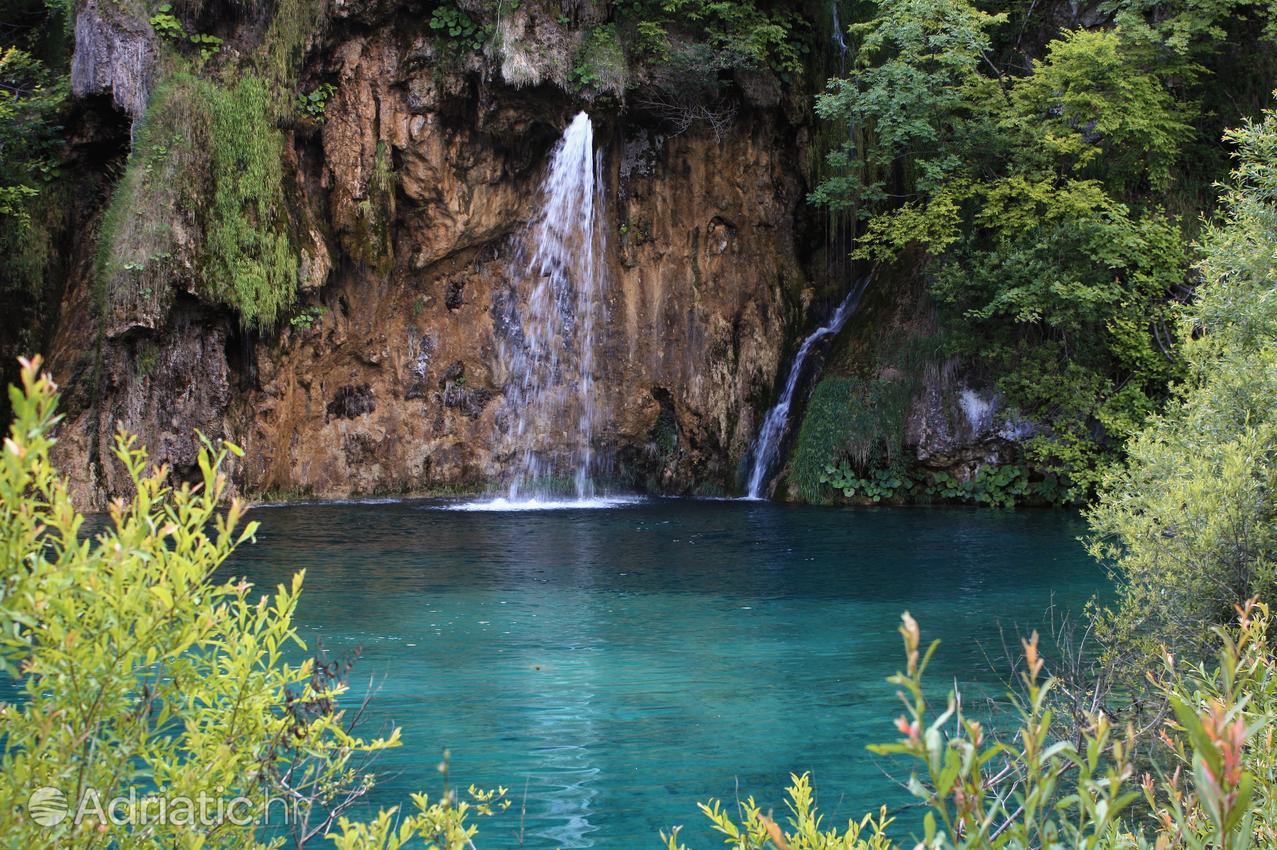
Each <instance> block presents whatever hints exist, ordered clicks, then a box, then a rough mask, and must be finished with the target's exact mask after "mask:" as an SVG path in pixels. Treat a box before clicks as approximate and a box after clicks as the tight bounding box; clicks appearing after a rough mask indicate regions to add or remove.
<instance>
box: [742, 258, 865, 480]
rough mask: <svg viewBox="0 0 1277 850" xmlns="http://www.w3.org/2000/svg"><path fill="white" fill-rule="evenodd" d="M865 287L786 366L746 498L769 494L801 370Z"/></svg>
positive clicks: (752, 459) (761, 436) (752, 463)
mask: <svg viewBox="0 0 1277 850" xmlns="http://www.w3.org/2000/svg"><path fill="white" fill-rule="evenodd" d="M868 285H869V279H868V278H865V279H864V280H862V281H860V282H859V283H857V284H856V285H855V286H853V287H852V288H851V291H850V292H848V293H847V296H846V297H845V298H843V300H842V303H841V304H839V305H838V309H836V310H834V314H833V315H832V316H830V317H829V321H828V322H826V323H825V324H823V325H821V326H820V327H818V328H816V330H814V331H812V332H811V334H810V335H809V336H808V337H807V338H806V339H804V340H803V343H802V345H800V346H798V353H797V354H795V355H794V363H793V365H792V366H790V367H789V375H787V376H786V377H785V388H784V390H782V391H781V394H780V399H779V400H778V401H777V402H776V404H775V405H774V406H773V407H772V409H771V410H769V411H767V417H766V418H765V419H763V427H762V428H760V429H759V431H758V437H757V439H755V441H754V453H753V455H752V456H751V457H750V461H749V486H748V487H747V488H746V489H745V498H747V499H765V498H767V495H768V494H767V493H766V492H765V490H766V488H767V484H768V479H767V475H768V473H769V472H770V471H771V469H772V467H773V466H774V465H775V463H776V456H777V455H778V454H779V453H780V444H781V440H782V439H784V436H785V431H786V430H787V429H788V427H789V408H790V406H791V405H792V404H793V402H794V396H795V395H796V394H797V392H798V384H799V380H800V379H801V378H802V374H803V367H804V366H806V365H807V358H808V357H810V356H811V353H812V351H813V350H814V349H815V347H816V343H818V342H820V341H821V340H822V339H824V338H825V337H829V336H835V335H837V334H838V332H839V331H841V330H842V329H843V325H845V324H847V320H848V319H850V318H851V316H852V314H853V313H855V312H856V308H857V307H858V306H860V296H861V295H863V294H864V292H865V287H866V286H868Z"/></svg>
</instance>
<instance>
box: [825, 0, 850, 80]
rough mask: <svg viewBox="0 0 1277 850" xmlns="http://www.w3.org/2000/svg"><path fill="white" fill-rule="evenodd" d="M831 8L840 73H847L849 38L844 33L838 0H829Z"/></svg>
mask: <svg viewBox="0 0 1277 850" xmlns="http://www.w3.org/2000/svg"><path fill="white" fill-rule="evenodd" d="M829 10H830V13H831V14H832V16H833V22H832V23H833V29H834V36H833V41H834V49H835V50H837V51H838V73H839V74H840V75H841V74H845V73H847V38H846V36H845V35H843V29H842V16H841V15H839V14H838V0H829Z"/></svg>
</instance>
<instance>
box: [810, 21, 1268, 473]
mask: <svg viewBox="0 0 1277 850" xmlns="http://www.w3.org/2000/svg"><path fill="white" fill-rule="evenodd" d="M872 8H873V11H872V14H870V15H869V16H868V17H867V18H866V19H864V20H860V21H858V22H855V23H852V24H851V25H850V27H849V28H848V35H849V36H850V38H851V41H852V44H853V46H854V50H855V58H856V61H855V63H854V65H853V67H852V68H851V69H850V70H849V71H848V73H846V74H845V75H843V76H839V77H836V78H834V79H832V80H830V81H829V84H828V87H827V89H826V91H825V93H824V94H823V95H821V97H820V98H819V99H818V102H817V107H816V108H817V112H818V113H819V114H820V115H821V116H822V117H823V118H824V119H826V120H828V121H830V122H836V123H841V124H844V125H846V126H849V127H850V128H851V133H850V134H849V135H848V137H847V140H846V142H845V143H844V144H842V145H841V146H840V147H839V148H838V149H837V150H835V151H834V152H833V153H832V154H831V155H830V165H831V169H830V171H831V173H832V174H834V175H835V176H833V177H831V178H830V179H828V180H826V181H824V182H823V183H821V184H820V185H819V186H818V187H817V188H816V190H815V191H814V193H813V196H812V197H813V199H814V200H815V201H817V202H818V203H822V204H825V205H827V206H829V207H830V208H832V209H835V210H845V211H851V212H855V213H856V214H858V215H859V216H860V217H861V218H863V219H864V223H863V225H862V227H861V233H860V239H859V243H858V246H857V248H856V250H855V254H854V255H855V256H857V257H859V258H862V259H866V260H875V261H883V260H887V261H890V260H894V259H896V258H898V257H901V256H902V254H903V252H905V251H906V249H914V250H911V251H910V253H909V255H908V256H910V257H915V256H917V251H916V249H922V251H923V252H924V254H925V256H926V259H927V261H926V265H925V270H924V273H925V274H926V276H927V277H928V279H929V281H930V291H931V295H932V296H933V298H934V299H935V300H936V302H937V303H938V304H939V305H940V307H941V313H942V316H941V318H942V324H943V330H944V331H945V338H946V340H947V342H948V346H949V350H950V353H953V354H958V355H961V356H963V357H964V358H965V359H967V360H968V361H974V362H976V363H978V364H981V365H982V366H983V368H984V369H985V370H986V371H987V372H988V373H990V374H991V375H993V376H994V377H995V379H996V382H997V386H998V389H999V390H1000V391H1001V393H1002V394H1003V396H1004V398H1006V399H1007V401H1008V402H1009V403H1010V404H1011V405H1012V406H1013V408H1015V413H1017V414H1018V415H1019V416H1020V417H1024V418H1027V419H1030V420H1032V421H1035V422H1036V423H1038V426H1039V428H1038V431H1037V436H1035V437H1034V438H1033V439H1032V440H1030V441H1028V442H1027V443H1026V448H1027V450H1028V453H1029V457H1030V459H1031V460H1032V461H1033V462H1034V464H1035V466H1037V467H1038V468H1039V469H1041V470H1043V471H1046V472H1051V473H1062V474H1064V475H1066V476H1068V479H1069V480H1070V481H1071V483H1072V488H1073V492H1074V495H1075V496H1078V497H1084V496H1086V495H1087V494H1088V493H1089V492H1091V490H1092V489H1093V487H1094V485H1095V484H1096V482H1097V481H1098V480H1099V478H1100V476H1101V474H1102V469H1103V468H1104V467H1106V466H1107V465H1108V464H1110V463H1112V462H1113V461H1114V460H1115V459H1116V458H1117V457H1118V456H1120V447H1121V445H1122V443H1123V441H1124V440H1125V439H1126V438H1127V437H1128V436H1130V435H1131V434H1133V433H1134V432H1135V431H1136V430H1137V429H1138V428H1139V426H1140V425H1141V424H1142V423H1143V422H1144V421H1146V419H1147V418H1148V417H1149V416H1150V415H1151V414H1152V413H1153V412H1155V411H1156V410H1157V409H1158V407H1159V406H1160V404H1161V403H1162V401H1163V400H1164V398H1165V397H1166V388H1167V386H1168V384H1169V383H1170V382H1171V381H1173V380H1174V379H1175V377H1176V376H1177V375H1178V370H1179V364H1178V362H1177V359H1176V355H1175V353H1174V348H1175V336H1174V334H1173V333H1172V331H1171V328H1172V327H1173V322H1172V321H1170V319H1171V314H1172V312H1173V308H1174V305H1175V304H1176V303H1177V302H1178V301H1181V300H1183V298H1184V297H1185V293H1187V292H1188V291H1189V290H1190V288H1191V284H1192V282H1193V276H1192V272H1191V267H1192V263H1193V257H1194V249H1193V247H1192V243H1191V234H1192V231H1193V229H1194V227H1195V216H1196V214H1197V211H1198V210H1199V209H1200V208H1201V206H1200V205H1201V203H1202V202H1203V201H1202V200H1201V199H1199V198H1198V197H1197V195H1196V194H1194V193H1195V192H1196V189H1195V187H1196V185H1197V183H1198V182H1199V181H1200V176H1199V175H1197V174H1196V173H1194V172H1196V171H1197V170H1198V169H1199V167H1203V166H1204V167H1205V168H1206V169H1207V172H1208V173H1209V169H1211V168H1215V169H1220V168H1221V156H1222V148H1220V147H1219V146H1218V145H1217V144H1213V143H1212V144H1213V146H1212V147H1211V148H1210V152H1209V153H1207V154H1205V155H1204V156H1203V155H1199V151H1198V149H1199V148H1202V147H1205V146H1206V142H1205V141H1204V139H1205V136H1204V134H1205V133H1207V132H1215V131H1214V130H1211V129H1209V128H1211V127H1213V126H1214V125H1213V124H1212V123H1211V122H1210V121H1207V120H1205V118H1204V117H1203V116H1205V115H1207V114H1209V113H1208V111H1207V110H1205V109H1203V108H1202V104H1201V98H1204V97H1206V96H1207V95H1208V94H1210V93H1213V92H1214V91H1215V89H1213V88H1212V86H1213V85H1215V80H1214V78H1213V76H1212V68H1213V67H1215V66H1218V65H1221V63H1224V62H1225V61H1226V58H1227V57H1228V56H1230V55H1231V52H1232V49H1233V48H1232V46H1231V45H1230V44H1229V43H1228V40H1229V39H1232V38H1234V34H1233V31H1232V30H1230V29H1229V27H1231V26H1232V25H1233V23H1234V22H1235V19H1236V16H1239V15H1242V14H1246V15H1249V16H1250V20H1252V21H1255V22H1257V23H1261V22H1266V21H1267V20H1268V17H1267V15H1268V10H1267V9H1266V7H1263V6H1259V5H1253V4H1243V3H1231V2H1230V3H1222V4H1218V5H1211V4H1206V5H1199V4H1191V5H1187V4H1186V5H1183V6H1179V5H1176V4H1162V3H1158V4H1138V3H1131V4H1114V5H1113V6H1112V7H1106V10H1105V11H1104V13H1103V14H1102V16H1101V17H1100V18H1099V20H1097V21H1094V22H1093V23H1091V24H1090V25H1088V26H1087V27H1081V26H1075V27H1074V28H1071V29H1069V28H1065V29H1057V28H1056V26H1057V25H1056V24H1054V23H1053V22H1052V19H1051V17H1050V16H1051V15H1052V14H1053V12H1052V10H1053V9H1054V8H1055V7H1054V6H1052V5H1051V4H1045V5H1044V6H1043V9H1042V11H1041V13H1040V17H1038V18H1034V17H1033V14H1034V13H1033V12H1032V10H1030V11H1027V12H1026V11H1025V10H1024V9H1023V8H1022V7H1020V6H1017V5H1015V4H994V5H993V6H992V7H989V6H985V5H982V6H979V7H977V6H976V5H974V4H972V3H970V2H967V0H875V2H874V4H873V7H872ZM1026 32H1027V33H1030V34H1032V33H1035V32H1046V33H1048V34H1049V35H1048V36H1047V37H1046V38H1045V39H1044V40H1042V41H1041V42H1038V43H1035V42H1034V41H1033V37H1032V35H1030V36H1029V37H1028V38H1027V39H1026ZM1259 38H1260V34H1259V28H1258V27H1255V28H1253V31H1252V32H1250V33H1249V34H1248V35H1247V36H1244V37H1243V40H1244V43H1245V44H1246V45H1247V48H1246V49H1249V50H1253V51H1254V53H1255V54H1256V55H1257V56H1263V55H1265V54H1264V50H1263V48H1262V44H1261V43H1260V42H1259V41H1258V39H1259ZM1246 39H1249V40H1248V41H1247V40H1246ZM1262 68H1263V65H1262V63H1261V64H1260V65H1259V66H1258V67H1257V68H1256V69H1254V70H1253V71H1252V73H1259V72H1261V70H1262ZM1243 108H1244V107H1243ZM1190 161H1191V168H1190V165H1189V163H1190ZM1221 173H1222V172H1221ZM1205 202H1206V203H1208V202H1209V199H1206V200H1205ZM1186 212H1187V213H1188V215H1187V216H1186V215H1185V213H1186Z"/></svg>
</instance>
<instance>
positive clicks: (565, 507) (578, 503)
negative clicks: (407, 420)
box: [438, 496, 647, 513]
mask: <svg viewBox="0 0 1277 850" xmlns="http://www.w3.org/2000/svg"><path fill="white" fill-rule="evenodd" d="M645 501H647V500H646V499H644V498H642V497H641V496H595V497H593V498H589V499H541V498H533V499H507V498H505V497H504V496H502V497H498V498H496V499H485V500H483V501H479V502H461V503H459V504H452V505H439V506H438V509H439V510H441V511H476V512H482V511H487V512H493V513H516V512H519V511H582V510H586V511H589V510H602V509H605V508H622V507H625V506H627V505H637V504H641V503H642V502H645Z"/></svg>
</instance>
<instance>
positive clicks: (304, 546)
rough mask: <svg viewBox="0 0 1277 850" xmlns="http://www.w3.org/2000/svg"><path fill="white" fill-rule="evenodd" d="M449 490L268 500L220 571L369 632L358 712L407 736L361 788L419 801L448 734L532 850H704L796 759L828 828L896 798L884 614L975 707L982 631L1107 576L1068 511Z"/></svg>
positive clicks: (995, 645) (775, 794) (496, 826)
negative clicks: (712, 822)
mask: <svg viewBox="0 0 1277 850" xmlns="http://www.w3.org/2000/svg"><path fill="white" fill-rule="evenodd" d="M443 507H446V503H438V502H404V503H382V504H332V505H299V506H290V507H274V508H261V509H258V510H255V511H254V512H253V518H255V519H259V520H261V521H262V529H261V531H260V533H259V537H258V543H257V544H256V545H253V546H246V547H244V548H243V549H242V550H241V551H240V552H239V553H238V554H237V555H236V557H235V559H234V561H233V562H232V564H231V565H230V566H231V572H233V573H235V574H237V575H246V576H247V577H248V578H249V579H250V580H252V581H255V582H258V583H261V584H265V585H271V586H273V585H274V584H276V583H278V582H281V581H284V580H285V579H286V577H287V576H288V575H289V574H291V572H292V571H294V570H295V569H298V568H302V567H304V568H306V570H307V574H306V582H305V590H304V592H303V594H302V601H301V608H300V611H299V616H298V623H299V625H300V627H301V631H302V633H303V635H304V636H305V637H306V638H307V639H308V640H310V639H312V638H313V637H314V636H316V635H318V636H321V637H322V639H323V642H324V644H325V647H326V648H327V649H328V650H330V652H332V653H333V654H334V655H337V654H340V653H341V652H342V651H343V650H347V649H350V648H352V647H355V646H360V647H362V651H363V654H362V657H361V658H360V659H359V661H358V663H357V666H356V669H355V672H354V674H353V675H352V684H355V683H362V682H366V681H367V678H368V677H369V676H370V675H373V676H376V677H377V679H378V680H379V682H380V690H379V692H378V693H377V695H376V698H375V701H374V702H373V704H372V717H371V721H370V723H371V725H368V726H367V727H366V728H367V731H370V732H371V731H377V730H378V729H380V728H381V727H382V725H383V724H385V723H387V722H394V723H397V724H399V725H401V726H402V727H403V737H404V741H405V746H404V747H403V748H402V749H399V750H396V751H394V752H392V753H390V754H389V755H387V756H385V757H383V758H382V759H381V761H380V762H379V763H378V768H377V769H378V772H379V774H380V775H381V781H380V783H379V785H378V788H377V790H376V792H375V794H374V795H373V797H372V804H373V805H384V806H389V805H395V804H400V803H403V804H408V792H409V791H411V790H417V789H425V790H427V791H429V792H430V793H431V796H432V797H433V796H436V795H437V792H438V791H439V788H440V779H441V777H440V775H439V773H438V772H437V770H436V765H437V764H438V763H439V761H440V754H441V752H442V751H443V749H444V748H448V749H449V750H450V751H451V761H450V770H451V776H452V782H453V784H457V785H460V786H461V787H465V786H466V785H468V784H469V783H471V782H474V783H476V784H479V785H481V786H483V785H496V784H498V783H500V784H504V785H506V786H508V787H509V788H510V796H511V797H512V798H513V799H514V804H513V806H512V807H511V809H510V810H509V811H508V812H506V813H504V814H502V815H498V816H497V817H495V818H491V819H483V820H481V821H480V834H479V839H478V846H479V847H481V848H497V847H503V848H509V847H517V846H519V841H520V838H519V836H520V831H521V829H522V836H523V838H522V844H523V846H525V847H527V848H530V849H531V850H551V849H552V848H555V847H562V848H570V847H608V848H619V849H620V848H624V849H626V850H628V848H636V847H652V848H655V847H658V846H659V842H658V838H657V831H658V830H659V829H661V828H668V827H669V826H671V825H673V824H680V823H681V824H685V825H686V829H685V831H684V838H685V840H688V843H690V844H692V845H693V846H694V847H697V848H712V847H717V846H721V840H720V838H716V837H713V836H711V834H710V833H709V832H708V830H707V829H706V828H705V827H704V826H703V825H702V824H703V822H704V819H703V817H702V816H701V815H700V814H699V812H697V810H696V805H695V804H696V802H697V801H699V800H704V799H706V798H708V797H721V798H723V799H724V800H725V801H731V800H734V799H735V798H736V797H737V795H738V794H739V796H740V797H742V798H743V797H745V796H746V795H748V794H754V795H756V796H757V797H759V799H760V800H765V801H767V804H766V805H773V806H775V808H776V809H777V811H778V812H779V811H781V810H783V805H784V804H783V799H782V798H781V791H782V789H783V787H784V785H785V781H786V779H787V777H788V774H789V773H790V772H791V771H799V772H801V771H805V770H810V771H811V772H812V774H813V776H814V779H815V782H816V785H817V791H818V794H819V800H820V802H821V804H822V806H823V807H824V808H825V810H826V811H827V814H828V815H829V817H828V819H827V823H828V824H830V825H833V824H834V823H838V822H845V821H846V819H847V818H848V817H851V816H853V815H855V816H858V815H859V814H861V813H863V812H864V811H867V810H870V809H876V807H877V805H878V803H879V802H880V801H890V802H893V803H899V802H904V800H905V797H904V795H903V792H902V791H901V790H900V789H899V788H898V787H896V786H894V785H893V783H892V782H891V781H890V780H889V779H887V778H886V776H885V775H884V772H883V770H884V768H885V769H887V770H891V771H893V772H895V773H903V775H904V776H905V777H907V769H906V768H905V767H904V766H903V765H901V764H900V763H899V762H893V761H890V760H886V761H884V760H882V759H879V758H878V757H876V756H873V755H871V754H870V753H868V752H866V750H865V745H866V744H867V743H871V742H875V741H886V740H890V739H892V738H893V737H895V735H896V733H895V730H894V729H893V726H892V721H893V719H894V718H895V717H896V716H897V715H898V714H899V713H900V711H899V705H898V703H897V701H896V698H895V696H894V688H893V687H892V686H890V685H887V684H886V683H885V682H884V679H885V678H886V677H887V676H889V675H891V674H892V673H893V672H894V671H895V670H896V669H897V668H898V667H899V666H900V665H901V649H900V639H899V636H898V635H897V634H896V631H895V630H896V627H897V625H898V623H899V616H900V612H901V611H903V610H905V609H908V610H909V611H910V612H912V613H913V615H914V616H915V617H916V618H917V619H918V620H919V622H920V623H921V624H922V629H923V636H924V640H925V639H930V638H940V639H941V640H942V645H941V648H940V651H939V653H938V656H937V659H936V662H935V664H934V666H933V675H931V677H930V680H931V682H932V684H933V685H934V686H935V690H936V697H937V699H940V700H943V695H944V692H945V691H946V690H947V689H948V688H949V687H950V686H951V685H952V682H953V680H954V677H955V676H957V677H958V678H959V680H960V681H961V682H963V687H964V696H965V698H966V699H967V700H968V703H969V704H972V703H974V702H975V701H976V700H977V698H978V697H981V696H985V695H997V694H999V693H1001V692H1002V691H1003V690H1004V688H1003V686H1002V685H1001V684H1000V682H1001V680H1002V679H1003V678H1005V676H1004V673H1003V670H1002V669H1001V668H1000V669H998V670H995V669H994V666H995V665H998V663H999V659H1001V658H1003V657H1004V655H1003V649H1002V647H1003V635H1002V634H1001V633H1000V631H999V628H1000V627H1001V628H1003V629H1005V630H1006V634H1005V638H1006V641H1007V642H1008V644H1011V645H1014V644H1015V642H1016V640H1015V638H1016V630H1017V628H1023V629H1030V628H1041V627H1042V626H1043V625H1044V624H1045V623H1046V622H1047V616H1048V615H1047V609H1048V607H1049V606H1050V605H1051V604H1052V602H1053V601H1054V604H1055V605H1056V608H1057V611H1059V610H1067V611H1073V612H1078V611H1080V610H1081V608H1082V606H1083V605H1084V604H1085V602H1086V600H1087V599H1088V598H1089V597H1090V596H1091V595H1092V594H1093V593H1096V592H1097V591H1101V589H1102V588H1103V587H1104V585H1105V579H1104V577H1103V574H1102V573H1101V571H1100V570H1099V568H1098V567H1096V566H1095V564H1094V563H1093V562H1092V561H1091V560H1089V559H1088V558H1087V556H1086V554H1085V552H1084V551H1083V549H1082V546H1081V545H1080V544H1079V543H1078V542H1077V539H1076V538H1077V537H1078V536H1079V535H1080V534H1081V533H1082V532H1083V531H1084V525H1083V524H1082V523H1081V522H1080V521H1079V520H1078V519H1077V517H1076V516H1075V515H1072V514H1069V513H1063V512H1049V511H1018V512H998V511H978V510H970V509H960V508H954V509H950V508H884V509H869V508H859V509H838V508H815V507H791V506H782V505H773V504H769V503H765V502H732V501H687V500H652V501H646V502H641V503H638V504H633V505H627V506H621V507H615V508H612V509H607V510H557V511H535V512H532V511H529V512H492V511H488V512H466V511H457V510H447V509H442V508H443ZM738 789H739V791H738ZM525 794H526V797H525ZM525 799H526V814H524V815H521V814H520V808H521V807H522V805H523V802H524V800H525ZM766 805H765V808H766ZM521 821H522V824H521V823H520V822H521ZM909 821H910V819H909V818H908V817H906V818H904V819H902V823H906V822H909ZM902 831H903V832H904V833H905V834H906V835H907V834H908V832H909V831H910V828H909V827H905V828H904V829H903V830H902Z"/></svg>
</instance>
